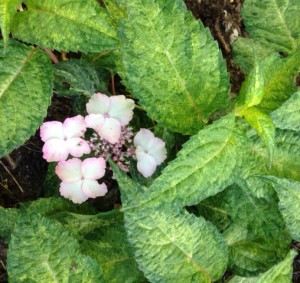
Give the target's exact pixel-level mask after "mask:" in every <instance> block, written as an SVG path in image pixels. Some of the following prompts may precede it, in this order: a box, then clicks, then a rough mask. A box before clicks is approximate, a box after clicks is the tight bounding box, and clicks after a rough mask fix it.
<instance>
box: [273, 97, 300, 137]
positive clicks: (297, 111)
mask: <svg viewBox="0 0 300 283" xmlns="http://www.w3.org/2000/svg"><path fill="white" fill-rule="evenodd" d="M271 118H272V120H273V121H274V124H275V126H276V127H277V128H280V129H287V130H294V131H300V91H299V92H296V93H294V94H293V95H292V96H291V98H290V99H289V100H287V101H286V102H285V103H283V104H282V106H280V107H279V108H278V109H276V110H275V111H274V112H272V113H271Z"/></svg>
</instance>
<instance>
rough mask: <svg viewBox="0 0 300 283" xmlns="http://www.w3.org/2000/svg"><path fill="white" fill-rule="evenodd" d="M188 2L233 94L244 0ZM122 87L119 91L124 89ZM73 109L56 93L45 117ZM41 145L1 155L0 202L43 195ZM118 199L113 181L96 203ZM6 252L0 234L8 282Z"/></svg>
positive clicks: (299, 272) (0, 261)
mask: <svg viewBox="0 0 300 283" xmlns="http://www.w3.org/2000/svg"><path fill="white" fill-rule="evenodd" d="M185 2H186V5H187V7H188V9H190V10H191V11H192V13H193V15H194V16H195V18H197V19H201V20H202V22H203V23H204V25H205V26H206V27H208V28H209V29H210V30H211V32H212V34H213V36H214V38H215V39H216V40H217V41H218V43H219V46H220V48H221V50H222V52H223V55H224V58H225V59H226V61H227V66H228V72H229V73H230V79H231V85H232V88H231V91H232V93H233V94H235V93H237V92H238V91H239V89H240V87H241V84H242V82H243V81H244V74H243V72H242V71H241V70H240V69H239V67H238V66H237V65H235V64H234V62H233V60H232V56H231V47H230V43H231V42H232V40H233V39H234V35H237V34H238V35H242V36H244V35H245V29H244V26H243V22H242V18H241V14H240V11H241V5H242V2H243V0H185ZM299 80H300V79H299ZM122 90H123V89H120V90H118V92H121V93H123V92H122ZM71 109H72V107H71V103H70V101H69V100H68V99H67V98H57V97H54V98H53V101H52V105H51V107H50V108H49V111H48V116H47V118H46V120H58V121H63V120H64V119H65V118H66V117H69V116H72V110H71ZM41 148H42V142H41V140H40V138H39V135H38V133H37V134H36V135H35V136H33V137H32V138H31V139H30V140H28V141H27V142H26V143H25V144H24V145H23V146H21V147H20V148H18V149H16V150H14V151H13V152H12V153H11V154H10V155H9V157H6V158H2V159H1V163H0V206H3V207H18V205H19V203H20V202H25V201H30V200H35V199H37V198H38V197H41V196H43V193H44V192H43V183H44V180H45V176H46V172H47V162H46V161H45V160H43V158H42V151H41ZM118 203H119V193H118V190H117V189H116V187H115V184H114V183H112V184H111V188H110V192H109V193H108V194H107V196H106V197H105V199H102V200H100V201H99V200H98V201H96V202H95V205H96V206H97V208H98V209H99V210H109V209H112V208H113V207H114V206H115V205H116V204H118ZM293 246H294V248H297V249H298V250H299V243H294V244H293ZM6 252H7V245H6V243H5V242H4V241H3V240H2V239H1V238H0V282H7V274H6V267H5V265H6V264H5V262H6ZM228 276H230V273H227V274H226V278H228ZM224 279H225V276H224ZM293 282H300V256H298V257H297V258H296V259H295V262H294V277H293Z"/></svg>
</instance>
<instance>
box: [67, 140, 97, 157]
mask: <svg viewBox="0 0 300 283" xmlns="http://www.w3.org/2000/svg"><path fill="white" fill-rule="evenodd" d="M66 143H67V148H68V151H69V153H70V154H71V155H72V156H74V157H81V156H82V155H84V154H89V153H90V152H91V149H90V146H89V144H88V143H87V142H86V141H85V140H83V139H81V138H72V139H68V140H67V141H66Z"/></svg>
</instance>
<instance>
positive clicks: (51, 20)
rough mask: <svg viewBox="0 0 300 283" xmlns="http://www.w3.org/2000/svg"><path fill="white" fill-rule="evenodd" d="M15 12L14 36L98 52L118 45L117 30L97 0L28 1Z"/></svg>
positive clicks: (61, 47) (53, 46) (52, 46)
mask: <svg viewBox="0 0 300 283" xmlns="http://www.w3.org/2000/svg"><path fill="white" fill-rule="evenodd" d="M25 3H26V7H27V10H24V11H22V12H19V13H17V14H16V15H15V17H14V20H13V23H12V33H13V35H14V37H16V38H19V39H21V40H22V41H26V42H28V43H31V44H36V45H38V46H41V47H47V48H50V49H52V50H53V49H56V50H59V51H60V50H64V51H74V52H78V51H82V52H97V51H104V50H110V49H114V48H115V47H116V43H117V40H116V30H115V28H114V27H113V25H112V24H111V22H110V19H109V17H108V15H107V13H106V11H105V10H104V9H103V8H101V7H100V5H99V4H98V3H97V1H95V0H79V1H78V0H52V1H48V0H26V1H25Z"/></svg>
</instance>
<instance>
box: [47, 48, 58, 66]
mask: <svg viewBox="0 0 300 283" xmlns="http://www.w3.org/2000/svg"><path fill="white" fill-rule="evenodd" d="M44 50H45V52H46V53H47V54H48V55H49V56H50V58H51V60H52V62H53V63H54V64H56V63H58V62H59V60H58V59H57V57H56V56H55V54H54V53H53V52H52V51H51V50H50V49H48V48H44Z"/></svg>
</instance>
